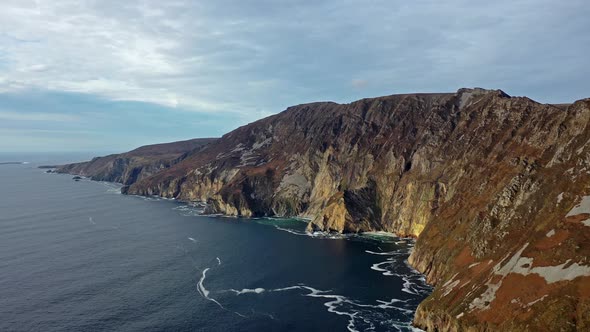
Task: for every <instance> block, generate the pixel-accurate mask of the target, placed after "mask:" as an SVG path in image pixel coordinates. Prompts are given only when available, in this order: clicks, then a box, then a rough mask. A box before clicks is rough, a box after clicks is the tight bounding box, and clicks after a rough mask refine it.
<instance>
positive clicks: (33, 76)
mask: <svg viewBox="0 0 590 332" xmlns="http://www.w3.org/2000/svg"><path fill="white" fill-rule="evenodd" d="M588 15H590V5H589V4H588V2H587V1H585V0H571V1H567V2H557V1H550V0H521V1H495V2H483V1H482V2H473V1H464V0H453V1H447V2H444V3H441V2H440V1H434V0H418V1H412V2H401V1H391V0H376V1H371V2H370V3H367V2H366V1H352V0H338V1H336V0H331V1H315V2H312V3H309V2H306V1H303V0H301V1H296V0H289V1H281V2H275V1H269V0H258V1H254V2H248V3H246V2H242V1H228V0H218V1H199V2H194V1H186V2H185V1H125V2H120V1H90V0H88V1H79V0H75V1H74V0H66V1H53V0H38V1H24V0H5V1H2V2H1V3H0V31H3V33H0V92H7V91H15V90H19V89H29V88H33V89H41V90H53V91H69V92H81V93H89V94H94V95H99V96H102V97H106V98H109V99H112V100H133V101H143V102H149V103H156V104H161V105H165V106H169V107H179V108H182V109H187V110H193V111H200V112H214V113H217V112H226V113H238V114H240V116H243V117H244V119H246V120H254V119H256V118H257V117H259V116H261V115H265V114H269V113H272V112H278V111H280V110H282V109H283V108H284V107H285V106H288V105H290V104H295V103H301V102H306V101H312V100H317V99H331V100H336V101H348V100H354V99H356V98H358V97H363V96H364V97H366V96H367V94H382V93H393V92H411V91H428V90H430V91H434V90H436V91H450V90H454V89H457V88H459V87H462V86H474V85H478V86H485V87H490V88H503V89H506V90H507V92H509V93H516V94H529V95H531V96H532V97H540V98H541V99H543V98H544V99H545V100H551V101H555V102H556V101H566V100H563V99H566V98H567V99H570V98H575V97H582V96H583V94H584V93H587V91H590V83H588V80H587V79H586V78H587V77H588V68H590V61H589V60H588V56H587V54H588V52H589V51H590V46H589V45H590V34H588V33H587V32H588V31H590V23H589V22H590V20H588V19H587V17H588ZM360 78H362V79H360ZM367 82H371V84H370V86H369V85H368V84H367ZM369 87H370V88H371V89H369ZM361 88H362V89H361Z"/></svg>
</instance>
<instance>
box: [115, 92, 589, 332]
mask: <svg viewBox="0 0 590 332" xmlns="http://www.w3.org/2000/svg"><path fill="white" fill-rule="evenodd" d="M589 123H590V99H582V100H578V101H576V102H574V103H572V104H568V105H564V104H560V105H550V104H541V103H538V102H535V101H534V100H531V99H529V98H526V97H511V96H509V95H508V94H506V93H505V92H503V91H502V90H485V89H480V88H474V89H460V90H458V91H457V92H456V93H430V94H401V95H391V96H383V97H377V98H365V99H361V100H358V101H355V102H352V103H348V104H337V103H332V102H316V103H310V104H301V105H296V106H292V107H289V108H287V109H286V110H285V111H284V112H281V113H278V114H275V115H273V116H270V117H268V118H264V119H261V120H258V121H256V122H253V123H250V124H248V125H245V126H242V127H240V128H237V129H236V130H234V131H232V132H230V133H228V134H226V135H223V136H222V137H221V138H220V139H218V140H215V141H212V142H209V144H207V145H204V146H203V147H202V148H201V149H199V150H198V151H193V152H192V153H190V154H188V155H186V156H185V157H184V158H183V159H182V160H179V161H178V162H176V163H174V164H171V165H170V166H169V167H167V168H164V169H162V170H159V171H157V172H154V173H153V174H150V175H149V176H145V177H142V178H141V179H137V181H132V182H131V183H129V185H127V186H125V187H124V188H123V192H124V193H127V194H137V195H159V196H164V197H174V198H178V199H181V200H187V201H195V200H198V201H206V202H208V203H209V204H208V205H209V208H210V210H211V211H212V212H217V213H224V214H228V215H236V216H244V217H252V216H300V217H306V218H310V219H311V222H310V223H309V226H308V227H309V229H310V230H325V231H334V232H362V231H388V232H393V233H396V234H399V235H402V236H413V237H418V240H417V243H416V248H415V250H414V252H413V253H412V255H411V256H410V259H409V261H410V263H411V264H412V265H413V266H414V267H416V268H417V269H418V270H419V271H421V272H422V273H424V274H425V275H426V276H427V279H428V281H429V282H430V283H432V284H434V285H435V286H436V288H435V290H434V292H433V293H432V295H431V296H430V297H429V298H428V299H427V300H425V301H424V302H423V303H422V304H421V305H420V306H419V308H418V310H417V313H416V317H415V324H416V325H417V326H419V327H422V328H424V329H426V330H428V331H467V330H469V331H496V330H497V331H537V330H547V329H549V330H572V331H576V330H580V331H581V330H584V329H586V328H590V317H589V314H587V313H588V312H590V310H587V309H590V289H588V288H587V286H585V285H587V284H590V283H589V282H590V268H588V266H587V265H586V264H590V263H589V262H588V261H587V257H590V245H589V243H590V227H588V225H586V222H587V223H588V224H590V222H588V218H589V217H590V207H587V206H586V205H584V204H583V203H584V202H585V201H584V200H585V197H587V196H588V195H590V186H589V185H588V184H590V144H587V143H589V142H590V130H589V128H588V126H589ZM577 204H581V205H580V207H578V208H576V206H577ZM566 295H567V296H566ZM549 304H550V305H549ZM565 313H568V314H565Z"/></svg>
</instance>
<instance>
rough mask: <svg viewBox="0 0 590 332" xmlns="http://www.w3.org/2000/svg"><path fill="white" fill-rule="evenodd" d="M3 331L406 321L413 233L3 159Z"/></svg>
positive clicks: (395, 325) (418, 286) (402, 325)
mask: <svg viewBox="0 0 590 332" xmlns="http://www.w3.org/2000/svg"><path fill="white" fill-rule="evenodd" d="M0 185H1V193H2V194H1V196H0V330H1V331H225V332H227V331H324V330H344V331H345V330H347V329H348V330H352V331H354V330H357V331H365V330H370V331H407V330H411V326H410V322H411V319H412V317H413V314H414V310H415V308H416V306H417V305H418V303H419V302H420V301H421V300H422V299H423V298H424V297H425V296H427V294H428V292H429V291H430V290H429V288H428V287H427V286H426V285H425V284H424V283H423V279H422V278H421V276H420V275H419V274H416V273H415V272H413V271H412V270H411V269H410V268H409V267H408V266H407V265H406V264H405V259H406V258H407V256H408V251H409V250H410V248H411V245H412V243H411V242H410V241H405V240H403V239H399V238H394V237H389V236H380V235H367V236H354V237H348V238H339V239H330V238H325V237H324V236H321V235H319V234H316V236H315V237H311V236H306V235H304V233H303V232H302V231H303V229H304V228H305V224H304V223H302V222H300V221H296V220H269V219H260V220H247V219H235V218H222V217H205V216H199V215H197V213H198V212H199V208H198V207H190V206H186V205H182V204H180V203H177V202H175V201H168V200H158V199H148V198H142V197H133V196H124V195H120V194H118V189H119V188H118V186H116V185H114V184H109V183H100V182H92V181H86V180H84V181H79V182H76V181H73V180H72V179H71V176H68V175H58V174H45V173H44V171H43V170H40V169H37V168H36V165H35V164H34V163H31V164H24V165H1V166H0Z"/></svg>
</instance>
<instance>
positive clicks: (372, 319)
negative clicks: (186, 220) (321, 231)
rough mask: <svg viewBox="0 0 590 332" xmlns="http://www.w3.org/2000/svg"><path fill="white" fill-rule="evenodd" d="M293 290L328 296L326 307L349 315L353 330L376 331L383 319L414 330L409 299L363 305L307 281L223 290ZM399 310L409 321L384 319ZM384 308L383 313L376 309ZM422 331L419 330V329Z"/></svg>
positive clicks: (317, 295)
mask: <svg viewBox="0 0 590 332" xmlns="http://www.w3.org/2000/svg"><path fill="white" fill-rule="evenodd" d="M293 290H302V291H305V292H306V293H304V294H302V295H303V296H307V297H312V298H320V299H326V300H327V301H326V302H325V303H324V306H325V307H326V308H327V310H328V312H330V313H333V314H336V315H340V316H346V317H348V324H347V326H346V328H347V329H348V331H351V332H358V331H370V330H374V329H375V327H376V324H383V323H384V322H386V323H388V324H390V325H389V327H392V328H395V329H398V330H400V331H401V330H403V329H406V330H407V329H412V326H411V321H412V318H413V314H414V308H413V306H412V304H411V303H409V300H402V299H391V300H389V301H383V300H377V301H376V302H377V303H376V304H363V303H359V302H357V301H354V300H351V299H349V298H347V297H346V296H343V295H338V294H330V293H331V292H332V291H330V290H327V291H326V290H319V289H316V288H313V287H310V286H307V285H304V284H299V285H295V286H288V287H282V288H275V289H270V290H267V289H265V288H244V289H242V290H236V289H229V290H226V291H224V292H233V293H234V294H236V296H239V295H244V294H248V295H257V294H262V293H271V292H287V291H293ZM392 309H393V310H396V311H397V312H399V313H401V314H402V316H403V317H404V318H406V321H403V320H393V319H388V320H386V319H384V318H385V317H386V316H388V313H387V311H390V310H392ZM375 310H383V312H380V311H375ZM417 331H419V330H417Z"/></svg>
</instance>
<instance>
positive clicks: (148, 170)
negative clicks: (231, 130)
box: [41, 138, 215, 185]
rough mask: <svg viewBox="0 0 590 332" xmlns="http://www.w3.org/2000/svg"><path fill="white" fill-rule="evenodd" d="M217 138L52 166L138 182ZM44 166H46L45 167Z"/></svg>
mask: <svg viewBox="0 0 590 332" xmlns="http://www.w3.org/2000/svg"><path fill="white" fill-rule="evenodd" d="M214 140H215V139H214V138H198V139H192V140H187V141H180V142H173V143H163V144H153V145H146V146H142V147H139V148H137V149H135V150H132V151H129V152H126V153H121V154H112V155H108V156H104V157H96V158H94V159H92V160H90V161H86V162H81V163H75V164H68V165H61V166H51V167H54V168H56V170H55V172H57V173H67V174H74V175H80V176H85V177H89V178H91V179H92V180H95V181H109V182H118V183H122V184H125V185H129V184H132V183H135V182H136V181H138V180H141V179H143V178H146V177H148V176H150V175H153V174H155V173H157V172H160V171H162V170H163V169H166V168H168V167H170V166H172V165H174V164H176V163H178V162H179V161H181V160H183V159H184V158H186V157H187V156H188V155H190V153H196V152H198V151H199V150H200V149H201V148H203V147H204V146H206V145H207V144H209V143H211V142H213V141H214ZM41 167H44V166H41Z"/></svg>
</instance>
